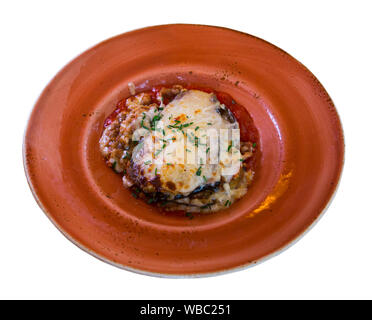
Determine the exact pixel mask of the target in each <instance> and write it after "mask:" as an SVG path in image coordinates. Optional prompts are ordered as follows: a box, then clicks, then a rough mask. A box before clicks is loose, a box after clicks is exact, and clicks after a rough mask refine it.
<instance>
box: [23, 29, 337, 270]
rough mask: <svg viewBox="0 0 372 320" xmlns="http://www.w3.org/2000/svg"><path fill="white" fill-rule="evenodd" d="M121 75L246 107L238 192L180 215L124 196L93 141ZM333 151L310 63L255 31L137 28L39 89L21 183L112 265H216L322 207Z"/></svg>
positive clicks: (326, 102)
mask: <svg viewBox="0 0 372 320" xmlns="http://www.w3.org/2000/svg"><path fill="white" fill-rule="evenodd" d="M130 81H131V82H134V83H135V85H136V87H137V90H145V89H150V88H151V87H152V86H154V85H159V84H164V85H172V84H176V83H180V84H194V85H201V86H207V87H211V88H214V89H216V90H219V91H224V92H227V93H229V94H230V95H232V96H233V97H234V98H235V99H236V100H237V101H238V102H239V103H240V104H242V105H243V106H244V107H245V108H247V109H248V110H249V113H250V114H251V115H252V117H253V119H254V122H255V124H256V126H257V128H258V130H259V134H260V142H259V146H260V153H261V158H260V165H259V168H258V172H257V175H256V177H255V181H254V183H253V185H252V187H251V188H250V190H249V192H248V193H247V194H246V196H245V197H244V198H243V199H242V200H240V201H239V202H237V203H236V204H234V205H233V206H232V207H231V208H229V209H226V210H224V211H221V212H218V213H215V214H209V215H202V216H196V217H195V218H194V219H189V218H187V217H180V216H172V215H164V214H161V213H160V212H159V211H157V209H156V208H154V207H152V206H150V205H148V204H146V203H144V202H142V201H141V200H139V199H135V198H133V197H132V196H131V194H130V192H129V191H128V190H127V189H125V188H124V187H123V186H122V183H121V177H120V176H119V175H117V174H115V173H114V172H113V171H112V170H111V169H110V168H108V167H107V166H106V165H105V163H104V161H103V159H102V157H101V155H100V152H99V146H98V140H99V137H100V135H101V133H102V126H103V122H104V120H105V118H106V117H107V116H108V115H109V114H110V113H111V112H112V110H113V109H114V107H115V104H116V103H117V101H118V100H119V99H122V98H125V97H127V96H129V95H130V94H129V92H128V86H127V85H128V82H130ZM343 158H344V140H343V133H342V128H341V124H340V120H339V117H338V115H337V112H336V109H335V107H334V105H333V103H332V101H331V99H330V97H329V96H328V94H327V92H326V91H325V90H324V88H323V87H322V85H321V84H320V83H319V81H318V80H317V79H316V78H315V76H314V75H313V74H311V73H310V71H309V70H308V69H306V68H305V67H304V66H303V65H302V64H301V63H299V62H298V61H296V60H295V59H294V58H292V57H291V56H290V55H288V54H287V53H286V52H284V51H282V50H281V49H279V48H277V47H275V46H274V45H272V44H270V43H268V42H266V41H263V40H261V39H259V38H256V37H254V36H251V35H248V34H245V33H242V32H237V31H234V30H229V29H224V28H219V27H212V26H199V25H163V26H155V27H149V28H144V29H140V30H135V31H132V32H128V33H125V34H122V35H119V36H117V37H114V38H112V39H109V40H107V41H104V42H102V43H100V44H98V45H97V46H95V47H93V48H91V49H89V50H88V51H86V52H84V53H83V54H81V55H80V56H78V57H77V58H76V59H74V60H73V61H72V62H70V63H69V64H68V65H67V66H66V67H64V68H63V69H62V70H61V71H60V72H59V73H58V74H57V75H56V76H55V78H54V79H53V80H52V81H51V82H50V83H49V85H48V86H47V87H46V88H45V90H44V91H43V93H42V95H41V96H40V98H39V99H38V101H37V103H36V105H35V107H34V109H33V111H32V114H31V117H30V120H29V123H28V125H27V129H26V134H25V140H24V164H25V171H26V175H27V178H28V182H29V184H30V187H31V190H32V192H33V194H34V196H35V198H36V200H37V202H38V203H39V205H40V207H41V208H42V209H43V210H44V212H45V213H46V214H47V216H48V217H49V218H50V219H51V221H52V222H53V223H54V224H55V226H56V227H57V228H58V229H59V230H60V231H61V232H62V233H63V234H64V235H65V236H66V237H67V238H68V239H70V240H71V241H72V242H73V243H75V244H76V245H78V246H79V247H80V248H82V249H84V250H85V251H87V252H89V253H90V254H92V255H94V256H95V257H97V258H99V259H102V260H104V261H106V262H109V263H112V264H114V265H116V266H119V267H122V268H125V269H128V270H132V271H136V272H140V273H144V274H151V275H161V276H203V275H211V274H218V273H221V272H225V271H230V270H235V269H239V268H241V267H245V266H248V265H252V264H255V263H257V262H259V261H261V260H263V259H264V258H267V257H269V256H270V255H272V254H274V253H276V252H278V251H280V250H281V249H283V248H285V247H286V246H288V245H289V244H290V243H292V242H293V241H294V240H295V239H296V238H297V237H299V236H300V235H301V234H302V233H303V232H304V231H305V230H307V229H308V228H309V227H310V226H311V225H312V224H313V222H314V221H315V220H317V218H318V217H319V216H320V214H321V213H322V212H323V211H324V210H325V208H326V206H327V204H328V203H329V201H330V199H331V196H332V194H333V193H334V191H335V188H336V185H337V183H338V180H339V178H340V173H341V170H342V166H343ZM314 258H316V257H314Z"/></svg>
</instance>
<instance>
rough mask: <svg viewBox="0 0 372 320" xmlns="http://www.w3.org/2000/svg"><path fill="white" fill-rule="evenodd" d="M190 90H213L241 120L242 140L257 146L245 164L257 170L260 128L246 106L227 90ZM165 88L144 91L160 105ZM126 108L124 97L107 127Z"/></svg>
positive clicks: (202, 89) (208, 89)
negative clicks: (160, 96) (160, 94)
mask: <svg viewBox="0 0 372 320" xmlns="http://www.w3.org/2000/svg"><path fill="white" fill-rule="evenodd" d="M184 87H185V88H186V89H188V90H200V91H204V92H207V93H211V92H213V93H214V94H215V95H216V97H217V99H218V101H220V102H221V103H222V104H224V105H225V106H226V107H227V108H229V109H230V111H231V112H232V113H233V114H234V116H235V118H236V120H237V121H238V122H239V127H240V140H241V141H244V142H249V141H250V142H252V143H253V144H254V146H255V150H256V151H255V152H254V153H253V156H252V157H250V158H248V159H247V160H246V161H245V166H246V167H247V168H248V169H253V170H255V168H256V164H257V157H258V150H259V148H258V142H259V135H258V130H257V128H256V127H255V125H254V123H253V119H252V117H251V115H250V114H249V112H248V111H247V109H246V108H244V107H243V106H242V105H241V104H239V103H237V102H236V101H235V100H234V99H233V98H232V97H231V96H230V95H229V94H228V93H226V92H220V91H216V90H213V89H211V88H208V87H198V86H192V85H190V86H184ZM161 88H163V86H155V87H153V88H152V89H151V90H148V91H144V93H147V94H149V95H150V96H151V103H156V104H157V105H160V103H161V101H160V100H159V99H158V97H159V92H160V90H161ZM169 102H170V101H169V100H168V99H167V98H164V99H163V103H164V104H165V105H167V104H168V103H169ZM125 108H126V98H125V99H122V100H120V101H119V102H118V104H117V106H116V109H115V110H114V112H112V113H111V114H110V115H109V116H108V117H107V119H106V121H105V123H104V127H107V126H108V125H110V124H111V123H112V121H114V120H115V119H116V117H117V115H118V114H119V113H120V112H122V111H124V110H125Z"/></svg>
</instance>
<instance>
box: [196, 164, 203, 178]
mask: <svg viewBox="0 0 372 320" xmlns="http://www.w3.org/2000/svg"><path fill="white" fill-rule="evenodd" d="M201 168H202V167H201V166H200V167H199V169H198V170H197V171H196V173H195V174H196V175H197V176H200V175H201V171H202V170H201Z"/></svg>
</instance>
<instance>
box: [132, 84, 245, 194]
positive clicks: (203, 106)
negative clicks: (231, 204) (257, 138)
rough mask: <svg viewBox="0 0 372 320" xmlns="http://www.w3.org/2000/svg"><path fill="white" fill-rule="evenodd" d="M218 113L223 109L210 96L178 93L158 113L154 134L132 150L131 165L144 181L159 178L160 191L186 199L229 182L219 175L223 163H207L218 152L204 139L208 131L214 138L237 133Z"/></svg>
mask: <svg viewBox="0 0 372 320" xmlns="http://www.w3.org/2000/svg"><path fill="white" fill-rule="evenodd" d="M221 110H222V111H224V110H226V109H225V106H224V105H221V104H220V102H219V101H218V100H217V99H216V97H215V95H214V94H212V93H206V92H203V91H199V90H188V91H184V92H181V93H180V94H179V95H178V96H177V97H176V98H175V99H174V100H173V101H172V102H170V103H169V104H168V105H167V106H166V107H164V109H163V110H162V111H161V112H160V113H159V115H158V120H159V121H158V122H157V124H156V130H155V131H151V132H150V131H149V132H148V133H147V135H145V136H144V139H143V143H141V144H140V145H139V146H137V147H136V150H134V153H133V158H132V161H133V165H134V166H136V167H138V168H140V170H138V172H140V174H141V175H142V176H143V178H145V179H146V180H148V181H151V180H154V179H155V178H159V177H160V185H161V188H162V190H163V191H164V192H166V193H168V194H171V195H172V194H173V195H182V196H187V195H189V194H190V193H191V192H192V191H194V190H196V189H197V188H200V187H201V186H203V185H206V184H208V185H215V184H216V183H220V182H221V183H223V182H226V181H230V179H231V177H232V175H224V173H223V171H222V168H223V167H224V166H225V165H226V163H224V162H223V160H221V159H218V161H217V162H216V163H213V161H211V154H212V155H215V154H218V152H219V150H218V143H217V146H215V145H211V144H210V143H209V138H208V135H207V130H209V129H211V128H213V129H215V130H216V134H219V132H220V131H219V130H220V129H227V130H229V131H230V130H231V129H239V124H238V122H237V121H236V120H235V119H233V120H231V119H230V121H229V119H226V117H223V116H222V115H221V114H222V112H221ZM142 129H143V128H142ZM225 140H226V141H225V145H226V143H231V137H230V138H226V139H225ZM220 145H221V142H220ZM238 145H239V140H238V143H237V144H236V146H237V147H233V149H234V150H233V152H234V153H235V154H236V157H238V158H240V157H241V154H240V149H239V147H238ZM230 148H231V147H230ZM230 151H231V150H230ZM211 162H212V163H211ZM239 164H240V162H239ZM222 178H223V179H222Z"/></svg>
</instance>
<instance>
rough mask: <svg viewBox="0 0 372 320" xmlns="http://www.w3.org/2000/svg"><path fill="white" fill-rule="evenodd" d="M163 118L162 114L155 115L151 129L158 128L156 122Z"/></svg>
mask: <svg viewBox="0 0 372 320" xmlns="http://www.w3.org/2000/svg"><path fill="white" fill-rule="evenodd" d="M161 118H162V116H161V115H158V114H157V115H155V116H154V117H153V118H152V120H151V122H150V125H151V130H155V129H156V122H157V121H159V120H160V119H161Z"/></svg>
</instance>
